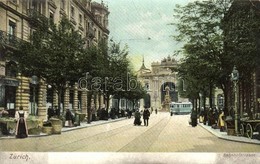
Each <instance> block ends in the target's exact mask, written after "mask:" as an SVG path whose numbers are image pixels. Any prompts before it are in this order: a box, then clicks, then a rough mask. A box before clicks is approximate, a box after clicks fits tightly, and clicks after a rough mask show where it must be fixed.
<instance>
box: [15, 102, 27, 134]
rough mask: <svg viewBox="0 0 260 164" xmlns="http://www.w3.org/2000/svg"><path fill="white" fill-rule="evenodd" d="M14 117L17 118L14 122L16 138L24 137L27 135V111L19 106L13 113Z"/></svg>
mask: <svg viewBox="0 0 260 164" xmlns="http://www.w3.org/2000/svg"><path fill="white" fill-rule="evenodd" d="M15 118H16V120H17V124H16V133H15V134H16V138H26V137H28V128H27V124H26V118H27V112H26V111H24V110H23V107H20V108H19V110H18V111H17V112H16V113H15Z"/></svg>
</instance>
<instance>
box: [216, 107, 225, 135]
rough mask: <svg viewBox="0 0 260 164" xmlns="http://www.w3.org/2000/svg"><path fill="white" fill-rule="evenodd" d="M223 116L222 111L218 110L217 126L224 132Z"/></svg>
mask: <svg viewBox="0 0 260 164" xmlns="http://www.w3.org/2000/svg"><path fill="white" fill-rule="evenodd" d="M224 117H225V115H224V111H223V110H220V114H219V117H218V126H219V128H220V131H221V132H224V130H225V121H224Z"/></svg>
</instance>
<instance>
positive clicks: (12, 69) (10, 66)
mask: <svg viewBox="0 0 260 164" xmlns="http://www.w3.org/2000/svg"><path fill="white" fill-rule="evenodd" d="M16 70H17V65H16V63H15V62H12V61H10V62H8V63H6V68H5V71H6V72H5V75H6V76H7V77H16V75H17V71H16Z"/></svg>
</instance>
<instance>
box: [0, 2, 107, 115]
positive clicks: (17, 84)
mask: <svg viewBox="0 0 260 164" xmlns="http://www.w3.org/2000/svg"><path fill="white" fill-rule="evenodd" d="M35 14H37V15H41V16H44V17H46V18H48V19H49V20H50V21H53V22H54V23H59V21H60V20H61V18H62V17H63V16H65V17H67V18H69V20H70V21H71V23H72V24H73V25H74V27H75V29H76V30H78V31H79V33H80V34H81V36H82V38H84V39H85V40H86V47H88V46H90V45H91V44H94V45H96V44H97V43H98V41H99V40H101V39H104V40H107V39H108V35H109V30H108V14H109V11H108V7H107V6H106V5H105V4H104V3H103V2H101V3H96V2H92V1H91V0H2V1H0V16H1V19H0V24H1V25H0V108H8V109H9V110H15V109H18V108H19V107H20V106H22V107H23V108H24V110H27V111H29V112H30V111H31V108H32V107H31V106H32V105H31V104H32V101H33V100H32V92H33V85H32V84H31V78H30V77H24V76H23V75H21V74H19V73H17V72H16V69H15V67H16V65H17V63H16V61H10V60H7V59H6V55H7V53H9V52H12V51H13V50H14V49H15V48H16V45H17V42H18V41H29V37H30V35H31V34H32V32H33V30H34V25H33V21H34V20H33V16H34V15H35ZM28 64H29V63H28ZM36 88H37V92H36V93H37V95H36V102H37V110H38V112H37V113H38V116H39V117H41V118H43V119H44V118H46V108H47V106H48V104H47V99H46V97H47V95H48V94H49V92H50V91H49V90H50V86H49V87H48V85H47V84H46V83H45V82H44V81H43V80H40V81H39V83H38V84H37V87H36ZM68 90H69V91H67V92H65V95H64V101H63V107H64V108H73V109H75V110H76V109H77V108H81V109H82V110H83V112H86V101H87V100H86V97H87V96H86V93H83V91H81V90H80V89H78V87H77V84H75V86H72V87H71V88H68ZM53 93H54V94H53V96H52V100H51V105H57V103H58V102H57V95H56V94H55V92H53ZM71 94H73V100H72V101H70V95H71ZM101 101H102V99H101ZM79 104H80V105H79ZM98 104H100V103H98Z"/></svg>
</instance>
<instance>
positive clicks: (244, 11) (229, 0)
mask: <svg viewBox="0 0 260 164" xmlns="http://www.w3.org/2000/svg"><path fill="white" fill-rule="evenodd" d="M234 6H238V7H237V8H234ZM258 13H259V12H258V11H257V10H256V9H253V6H252V4H251V3H250V2H249V1H247V2H245V1H233V0H213V1H195V2H190V3H189V4H187V5H185V6H180V5H177V6H176V9H175V11H174V17H175V18H176V22H175V23H172V25H176V27H177V28H176V30H177V34H176V35H175V36H174V38H175V40H177V41H180V42H184V46H183V48H182V52H183V54H184V57H183V59H182V60H181V64H180V65H179V67H178V69H177V71H178V72H179V77H180V78H181V79H184V80H185V85H186V91H185V92H182V93H181V94H182V95H183V96H186V97H189V98H191V99H192V100H197V99H199V98H200V97H199V93H201V94H202V95H203V99H204V101H203V102H204V104H203V106H204V107H205V102H206V101H205V99H206V97H209V100H210V107H212V96H213V91H214V89H215V87H219V88H221V89H222V90H223V93H224V98H225V109H224V110H225V112H228V108H229V107H228V101H230V99H231V96H230V95H231V94H232V93H231V91H232V83H231V80H230V74H231V72H232V69H233V67H234V66H236V67H237V68H238V71H239V73H240V75H241V76H240V81H243V82H248V83H250V81H249V80H250V79H251V78H250V76H251V75H252V72H253V71H254V70H255V68H256V66H257V63H259V62H258V61H259V60H258V59H257V38H258V37H257V36H258V35H256V34H259V27H260V26H259V25H260V20H259V14H258ZM194 105H195V106H197V105H196V103H194Z"/></svg>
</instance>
